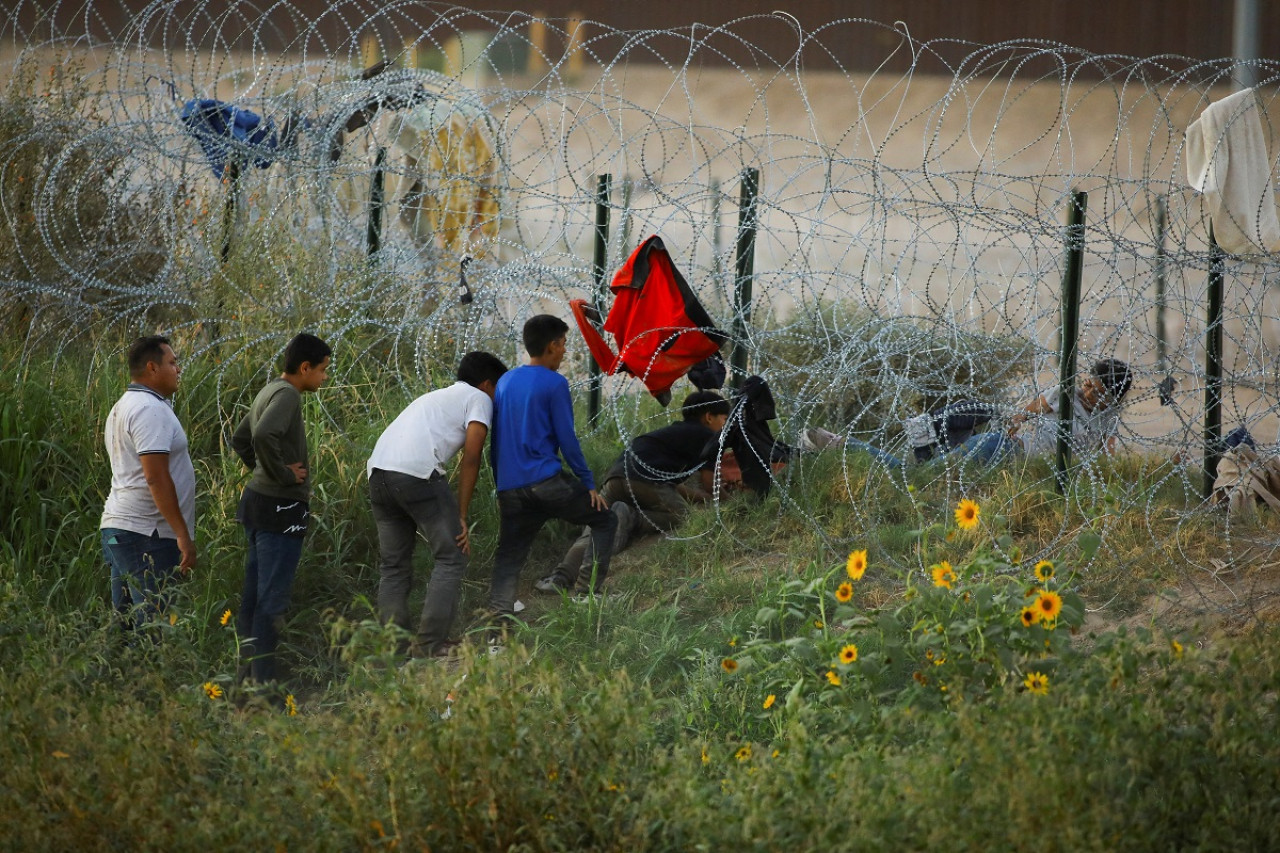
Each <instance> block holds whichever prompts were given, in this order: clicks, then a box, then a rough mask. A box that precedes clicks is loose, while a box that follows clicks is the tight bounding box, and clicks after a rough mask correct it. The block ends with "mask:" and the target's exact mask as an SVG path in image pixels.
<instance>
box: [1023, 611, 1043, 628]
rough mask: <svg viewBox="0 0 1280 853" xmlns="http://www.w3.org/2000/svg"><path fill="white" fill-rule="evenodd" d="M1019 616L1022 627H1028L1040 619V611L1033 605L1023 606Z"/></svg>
mask: <svg viewBox="0 0 1280 853" xmlns="http://www.w3.org/2000/svg"><path fill="white" fill-rule="evenodd" d="M1019 618H1020V619H1021V620H1022V627H1023V628H1030V627H1031V626H1032V625H1034V624H1036V623H1037V622H1039V621H1040V611H1039V610H1037V609H1035V608H1034V607H1024V608H1022V614H1021V616H1020V617H1019Z"/></svg>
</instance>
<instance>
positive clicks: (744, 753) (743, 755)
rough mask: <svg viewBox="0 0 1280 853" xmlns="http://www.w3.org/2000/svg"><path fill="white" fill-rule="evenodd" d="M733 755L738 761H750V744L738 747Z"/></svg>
mask: <svg viewBox="0 0 1280 853" xmlns="http://www.w3.org/2000/svg"><path fill="white" fill-rule="evenodd" d="M733 757H734V758H736V759H738V760H739V761H750V760H751V744H747V745H746V746H744V747H742V748H741V749H739V750H738V751H737V752H735V753H734V754H733Z"/></svg>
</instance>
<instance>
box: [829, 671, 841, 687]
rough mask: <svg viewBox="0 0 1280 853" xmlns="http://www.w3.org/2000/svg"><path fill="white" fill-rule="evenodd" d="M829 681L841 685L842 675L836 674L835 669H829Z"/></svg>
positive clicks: (837, 685)
mask: <svg viewBox="0 0 1280 853" xmlns="http://www.w3.org/2000/svg"><path fill="white" fill-rule="evenodd" d="M827 681H830V682H831V683H832V684H833V685H835V686H836V687H839V686H840V676H838V675H836V673H835V670H831V669H829V670H827Z"/></svg>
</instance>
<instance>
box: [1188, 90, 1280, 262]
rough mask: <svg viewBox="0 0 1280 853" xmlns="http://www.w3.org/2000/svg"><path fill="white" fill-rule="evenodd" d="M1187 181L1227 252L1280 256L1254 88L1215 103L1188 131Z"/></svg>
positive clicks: (1279, 224) (1279, 226)
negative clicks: (1199, 195) (1204, 206)
mask: <svg viewBox="0 0 1280 853" xmlns="http://www.w3.org/2000/svg"><path fill="white" fill-rule="evenodd" d="M1187 180H1189V181H1190V182H1191V186H1192V188H1193V189H1195V190H1196V191H1197V192H1200V193H1203V194H1204V198H1205V203H1206V204H1207V205H1208V208H1209V216H1210V220H1211V221H1212V222H1213V235H1214V238H1215V239H1216V240H1217V241H1218V245H1219V246H1221V247H1222V248H1223V250H1224V251H1227V252H1230V253H1231V254H1233V255H1254V254H1258V253H1261V252H1280V219H1277V216H1276V199H1275V193H1274V190H1273V189H1272V181H1271V158H1270V157H1269V156H1268V154H1267V139H1266V134H1265V133H1264V131H1263V128H1262V121H1261V117H1260V115H1259V112H1258V99H1257V97H1256V96H1255V94H1254V91H1253V89H1245V90H1243V91H1240V92H1236V93H1235V94H1233V95H1229V96H1228V97H1225V98H1223V99H1222V100H1220V101H1215V102H1214V103H1212V104H1210V105H1209V106H1207V107H1205V109H1204V112H1202V113H1200V118H1198V119H1196V120H1195V121H1194V122H1192V123H1191V125H1190V126H1189V127H1188V128H1187Z"/></svg>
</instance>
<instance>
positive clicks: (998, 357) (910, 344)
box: [760, 302, 1034, 432]
mask: <svg viewBox="0 0 1280 853" xmlns="http://www.w3.org/2000/svg"><path fill="white" fill-rule="evenodd" d="M803 311H804V313H802V314H800V315H799V316H797V317H796V318H793V319H792V320H791V322H789V323H788V324H787V325H785V326H779V327H776V328H773V329H769V330H766V331H764V332H762V333H761V335H760V337H761V343H760V348H761V350H762V351H763V352H764V353H766V354H767V357H768V364H769V377H768V378H769V382H770V385H771V386H772V387H773V388H774V390H775V391H776V392H779V393H780V395H781V396H782V397H784V398H785V399H786V400H788V401H789V402H790V404H791V406H792V408H793V411H792V412H790V413H789V414H791V415H792V416H794V417H798V418H800V419H801V420H803V421H805V422H807V423H818V424H824V425H826V426H827V427H828V428H829V429H832V430H836V431H843V430H846V429H853V430H856V431H858V432H870V431H877V430H883V429H885V428H886V427H889V428H891V429H892V430H893V431H895V432H896V426H897V422H898V421H900V420H901V419H903V418H905V417H910V416H911V415H915V414H919V413H920V412H924V411H929V410H931V409H934V408H937V407H939V406H941V405H944V404H945V403H947V402H950V401H953V400H955V399H958V398H961V397H973V398H978V399H982V400H996V401H998V400H1001V399H1002V398H1003V395H1004V394H1005V393H1006V392H1007V390H1008V389H1009V387H1010V386H1011V385H1012V384H1015V383H1016V382H1017V381H1018V380H1020V379H1022V378H1024V377H1026V376H1028V375H1029V374H1030V373H1031V371H1032V369H1033V365H1032V359H1033V356H1034V349H1033V347H1032V346H1031V345H1030V344H1029V343H1028V342H1027V341H1025V340H1021V339H1018V338H1014V337H1011V336H1004V337H1000V336H995V335H986V334H981V333H977V332H972V331H967V330H965V329H962V328H960V327H959V326H956V325H947V324H943V323H940V322H930V321H928V320H925V319H922V318H902V317H879V316H876V315H874V314H872V313H871V312H870V311H868V310H867V309H865V308H862V307H859V306H856V305H854V304H852V303H846V302H841V303H831V302H822V303H819V304H817V305H814V306H811V307H808V308H805V309H803Z"/></svg>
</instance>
